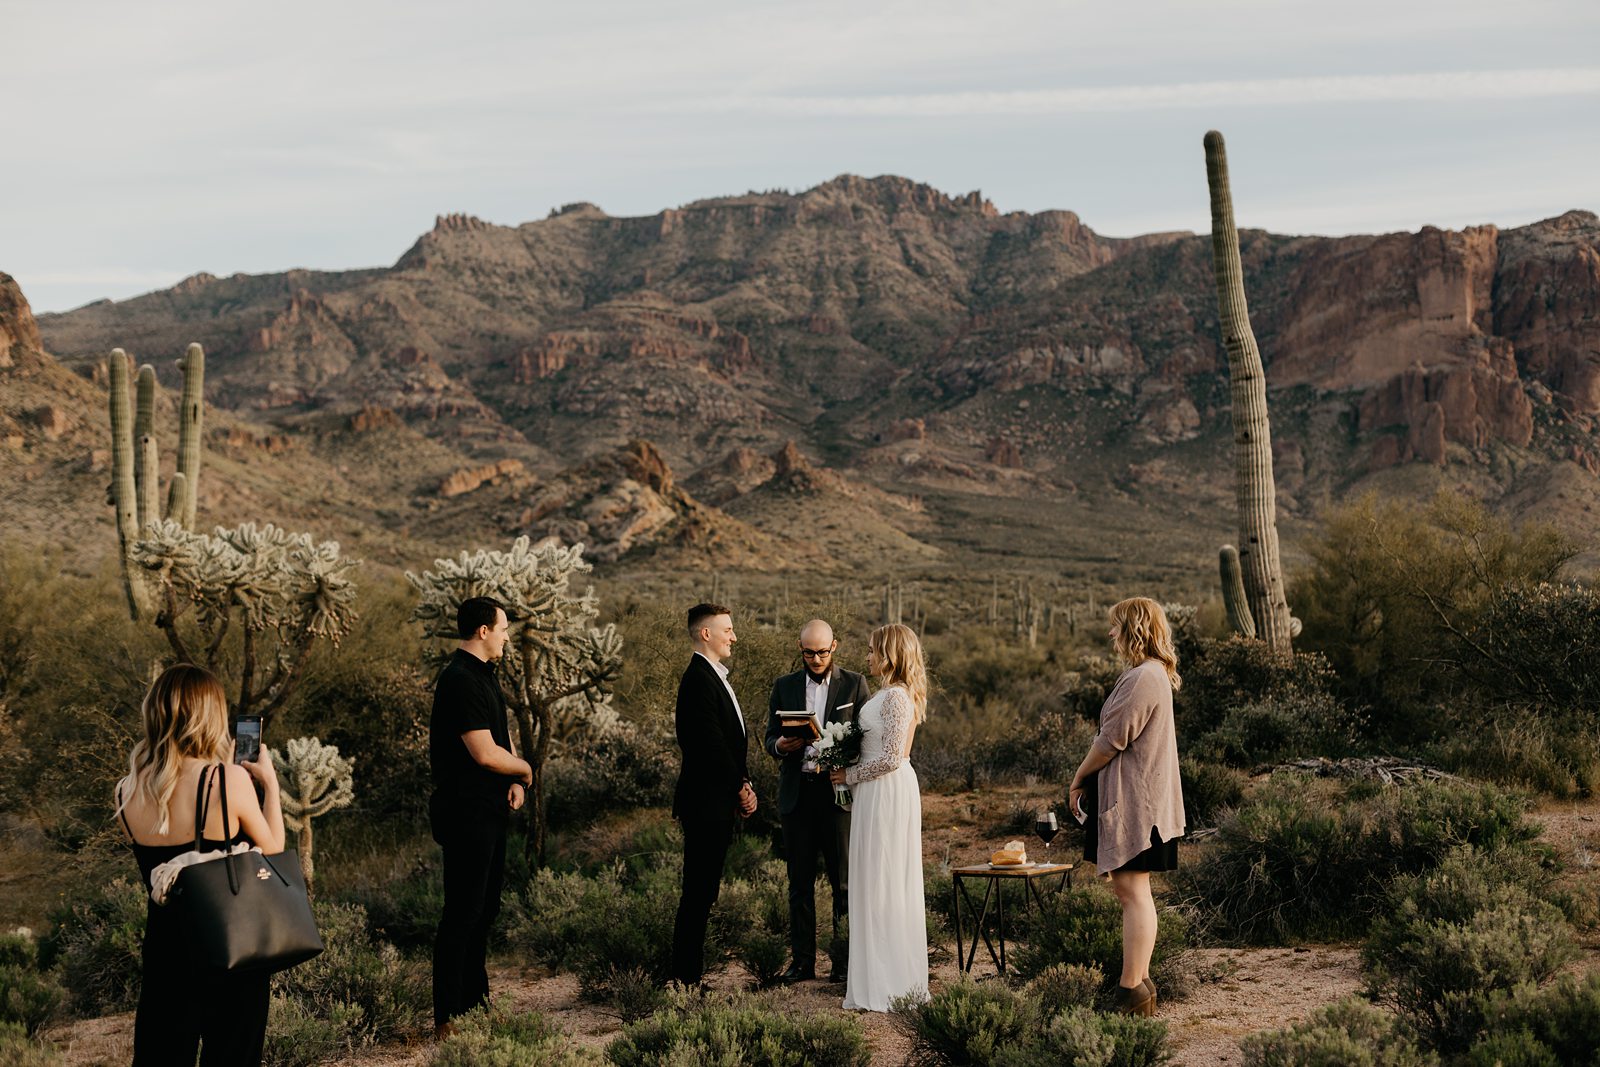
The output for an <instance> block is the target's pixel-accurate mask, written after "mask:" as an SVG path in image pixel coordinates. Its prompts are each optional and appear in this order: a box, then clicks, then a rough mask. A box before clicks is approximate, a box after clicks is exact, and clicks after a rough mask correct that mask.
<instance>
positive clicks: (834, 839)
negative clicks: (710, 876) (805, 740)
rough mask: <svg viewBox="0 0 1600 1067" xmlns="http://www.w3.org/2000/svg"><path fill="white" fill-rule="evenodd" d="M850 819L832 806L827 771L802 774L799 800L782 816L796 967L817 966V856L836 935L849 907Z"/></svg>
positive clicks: (790, 942) (831, 794) (791, 947)
mask: <svg viewBox="0 0 1600 1067" xmlns="http://www.w3.org/2000/svg"><path fill="white" fill-rule="evenodd" d="M849 818H850V816H849V815H848V814H847V813H845V812H844V811H841V810H840V809H839V806H838V805H837V804H835V803H834V802H833V785H832V783H830V782H829V781H828V776H827V774H826V773H824V774H817V775H809V774H803V775H801V776H800V799H799V802H798V803H797V804H795V808H794V811H792V812H790V813H789V814H787V815H784V816H782V822H783V854H784V859H785V860H786V861H787V863H788V865H789V951H790V953H791V954H792V956H793V962H794V965H795V966H796V967H800V968H814V967H815V966H816V961H817V855H818V854H819V853H820V854H821V856H822V865H823V868H824V869H825V870H826V871H827V872H828V886H829V888H830V889H832V890H833V932H834V936H835V937H837V936H838V934H839V920H840V919H841V918H842V917H843V916H844V914H845V910H846V907H847V904H848V901H847V899H846V895H845V890H846V886H847V882H846V879H845V862H846V861H847V860H848V858H849V852H848V850H847V848H846V846H845V843H844V840H843V838H844V830H843V827H845V826H848V825H849V824H848V821H847V820H848V819H849Z"/></svg>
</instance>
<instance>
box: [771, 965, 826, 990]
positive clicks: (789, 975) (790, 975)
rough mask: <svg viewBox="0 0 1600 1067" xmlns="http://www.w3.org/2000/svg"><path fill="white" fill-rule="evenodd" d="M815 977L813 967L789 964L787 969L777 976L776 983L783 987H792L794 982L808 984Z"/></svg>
mask: <svg viewBox="0 0 1600 1067" xmlns="http://www.w3.org/2000/svg"><path fill="white" fill-rule="evenodd" d="M816 977H817V969H816V968H815V967H800V966H797V965H795V964H790V965H789V969H788V970H787V971H784V972H783V973H782V974H780V975H779V976H778V981H780V982H782V983H783V984H784V985H794V984H795V983H796V982H810V981H814V980H815V979H816Z"/></svg>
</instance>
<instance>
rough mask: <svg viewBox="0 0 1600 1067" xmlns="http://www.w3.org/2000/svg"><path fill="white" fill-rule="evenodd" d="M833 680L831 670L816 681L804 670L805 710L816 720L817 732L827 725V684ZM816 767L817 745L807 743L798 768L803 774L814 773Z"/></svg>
mask: <svg viewBox="0 0 1600 1067" xmlns="http://www.w3.org/2000/svg"><path fill="white" fill-rule="evenodd" d="M832 681H833V672H832V671H829V672H828V673H827V674H826V675H824V676H823V679H822V681H821V682H818V681H817V680H816V679H815V678H813V677H812V676H811V672H810V671H806V710H807V711H809V712H810V713H811V717H812V718H813V719H816V720H817V732H818V733H819V734H820V733H821V732H822V728H823V727H824V726H826V725H828V686H829V684H830V683H832ZM818 769H819V768H818V767H817V746H816V745H807V746H806V750H805V753H804V755H802V756H801V758H800V770H801V771H802V772H803V773H805V774H815V773H816V772H817V770H818Z"/></svg>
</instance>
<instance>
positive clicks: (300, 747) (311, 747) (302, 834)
mask: <svg viewBox="0 0 1600 1067" xmlns="http://www.w3.org/2000/svg"><path fill="white" fill-rule="evenodd" d="M283 747H284V750H285V752H286V753H287V755H286V756H280V755H278V750H277V749H273V750H272V762H273V763H274V764H275V765H276V766H277V768H278V783H279V784H280V785H281V786H282V787H283V792H282V798H283V824H284V825H285V826H286V827H288V828H289V829H291V830H293V831H294V832H295V833H296V834H297V835H298V836H299V840H298V842H297V847H298V849H299V852H300V870H301V871H302V872H303V873H304V874H305V876H306V889H307V891H310V890H311V888H312V877H313V875H314V873H315V864H314V863H313V861H312V838H311V820H312V819H316V818H318V817H320V816H323V815H326V814H328V812H330V811H332V810H334V809H335V808H342V807H346V806H347V805H348V804H349V803H350V801H352V800H354V799H355V795H356V794H355V785H354V778H353V776H352V774H351V772H352V771H354V770H355V761H354V760H353V759H346V758H345V757H343V756H341V755H339V749H338V748H337V747H335V746H333V745H325V744H323V743H322V741H321V740H320V739H318V738H315V737H296V738H294V739H293V740H291V741H289V742H288V743H287V744H285V745H284V746H283Z"/></svg>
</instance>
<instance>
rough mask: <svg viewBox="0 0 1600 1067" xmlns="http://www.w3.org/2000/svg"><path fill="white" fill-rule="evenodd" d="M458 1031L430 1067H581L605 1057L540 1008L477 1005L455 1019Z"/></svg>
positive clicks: (435, 1054)
mask: <svg viewBox="0 0 1600 1067" xmlns="http://www.w3.org/2000/svg"><path fill="white" fill-rule="evenodd" d="M455 1026H456V1032H455V1033H454V1034H452V1035H451V1036H450V1037H447V1038H446V1039H445V1040H443V1041H441V1042H440V1043H439V1044H438V1045H437V1046H436V1047H435V1048H434V1050H433V1053H432V1055H431V1056H429V1058H428V1065H429V1067H580V1065H582V1064H598V1063H600V1062H601V1060H600V1057H599V1056H598V1055H596V1054H595V1053H593V1052H590V1051H588V1050H586V1049H583V1048H579V1047H577V1046H574V1045H572V1044H571V1042H570V1041H569V1040H568V1038H567V1036H566V1034H565V1033H563V1032H562V1030H561V1028H560V1027H558V1026H556V1025H555V1024H554V1023H552V1022H550V1021H549V1020H548V1019H546V1018H545V1017H544V1016H543V1015H540V1014H539V1013H537V1012H524V1013H521V1014H516V1015H511V1014H506V1013H504V1012H501V1011H498V1010H496V1009H494V1008H474V1009H473V1010H472V1011H470V1012H468V1013H467V1014H465V1015H463V1016H461V1017H459V1018H458V1019H456V1020H455Z"/></svg>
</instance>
